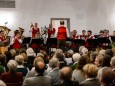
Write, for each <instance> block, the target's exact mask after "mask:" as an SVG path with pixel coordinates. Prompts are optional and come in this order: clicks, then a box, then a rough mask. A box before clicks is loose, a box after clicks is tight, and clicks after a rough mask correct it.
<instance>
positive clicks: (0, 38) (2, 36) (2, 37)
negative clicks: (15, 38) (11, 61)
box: [0, 31, 9, 46]
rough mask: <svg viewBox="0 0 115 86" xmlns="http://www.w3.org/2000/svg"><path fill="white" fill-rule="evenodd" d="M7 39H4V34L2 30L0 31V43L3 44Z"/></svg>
mask: <svg viewBox="0 0 115 86" xmlns="http://www.w3.org/2000/svg"><path fill="white" fill-rule="evenodd" d="M8 41H9V39H6V38H5V36H4V32H3V31H0V45H1V46H4V45H5V43H6V42H8Z"/></svg>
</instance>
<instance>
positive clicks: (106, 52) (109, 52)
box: [105, 49, 113, 57]
mask: <svg viewBox="0 0 115 86" xmlns="http://www.w3.org/2000/svg"><path fill="white" fill-rule="evenodd" d="M105 54H108V55H110V56H111V57H113V52H112V49H107V50H105Z"/></svg>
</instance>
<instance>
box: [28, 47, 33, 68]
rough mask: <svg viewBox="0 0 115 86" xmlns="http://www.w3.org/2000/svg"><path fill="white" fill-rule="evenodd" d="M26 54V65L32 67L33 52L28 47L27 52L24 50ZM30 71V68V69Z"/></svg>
mask: <svg viewBox="0 0 115 86" xmlns="http://www.w3.org/2000/svg"><path fill="white" fill-rule="evenodd" d="M26 53H27V56H28V64H29V65H31V66H33V61H34V59H35V56H34V50H33V49H32V48H31V47H29V48H28V49H27V50H26ZM30 70H31V68H30Z"/></svg>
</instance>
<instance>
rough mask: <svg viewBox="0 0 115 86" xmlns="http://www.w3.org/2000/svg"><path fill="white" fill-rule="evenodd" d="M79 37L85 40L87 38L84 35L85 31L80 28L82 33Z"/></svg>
mask: <svg viewBox="0 0 115 86" xmlns="http://www.w3.org/2000/svg"><path fill="white" fill-rule="evenodd" d="M80 39H82V40H86V39H87V35H86V31H85V30H82V35H80Z"/></svg>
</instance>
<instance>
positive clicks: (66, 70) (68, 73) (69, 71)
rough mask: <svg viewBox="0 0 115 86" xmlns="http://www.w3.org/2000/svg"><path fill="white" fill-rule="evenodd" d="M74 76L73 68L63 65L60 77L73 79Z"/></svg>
mask: <svg viewBox="0 0 115 86" xmlns="http://www.w3.org/2000/svg"><path fill="white" fill-rule="evenodd" d="M71 77H72V69H71V68H70V67H63V68H62V69H61V70H60V78H61V79H62V80H68V79H69V80H71Z"/></svg>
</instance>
